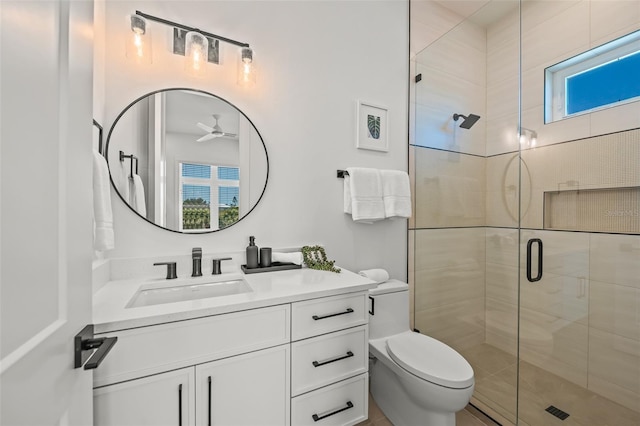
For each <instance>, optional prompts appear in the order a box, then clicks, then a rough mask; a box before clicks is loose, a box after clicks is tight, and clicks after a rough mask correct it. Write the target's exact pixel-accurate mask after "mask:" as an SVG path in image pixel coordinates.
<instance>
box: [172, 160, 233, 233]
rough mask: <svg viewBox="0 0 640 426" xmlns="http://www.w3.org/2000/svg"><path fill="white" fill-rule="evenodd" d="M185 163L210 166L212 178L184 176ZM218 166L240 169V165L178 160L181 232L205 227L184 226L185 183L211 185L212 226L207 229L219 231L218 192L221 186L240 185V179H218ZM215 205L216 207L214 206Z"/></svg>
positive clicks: (179, 223) (199, 230)
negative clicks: (189, 227) (183, 188)
mask: <svg viewBox="0 0 640 426" xmlns="http://www.w3.org/2000/svg"><path fill="white" fill-rule="evenodd" d="M183 164H197V165H200V166H209V167H210V168H211V177H210V178H208V179H207V178H194V177H185V176H182V166H183ZM218 167H228V168H234V169H239V167H238V166H225V165H222V164H218V165H215V164H208V163H198V162H195V161H178V167H177V170H178V230H179V231H180V232H185V233H192V232H195V233H197V232H202V231H203V229H184V228H183V215H182V206H183V201H184V200H183V199H182V198H183V190H182V187H183V185H198V186H209V189H210V192H209V221H210V225H211V227H210V228H206V230H207V231H217V230H218V229H220V228H219V226H218V224H219V222H220V217H219V208H220V205H219V204H218V199H219V197H218V193H219V188H220V187H221V186H240V181H239V180H230V179H218ZM214 207H215V208H214Z"/></svg>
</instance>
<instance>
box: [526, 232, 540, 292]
mask: <svg viewBox="0 0 640 426" xmlns="http://www.w3.org/2000/svg"><path fill="white" fill-rule="evenodd" d="M536 243H537V244H538V274H537V275H536V276H535V277H533V276H531V248H532V247H533V245H534V244H536ZM527 279H528V280H529V282H532V283H534V282H536V281H540V280H541V279H542V240H541V239H540V238H532V239H530V240H529V241H528V242H527Z"/></svg>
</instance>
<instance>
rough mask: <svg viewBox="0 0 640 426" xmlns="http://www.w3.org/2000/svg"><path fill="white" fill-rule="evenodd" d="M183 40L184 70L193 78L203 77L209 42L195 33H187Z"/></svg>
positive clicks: (205, 69)
mask: <svg viewBox="0 0 640 426" xmlns="http://www.w3.org/2000/svg"><path fill="white" fill-rule="evenodd" d="M185 38H186V41H185V43H186V45H185V52H184V58H185V59H184V67H185V70H186V71H187V72H188V73H189V74H191V75H193V76H196V77H204V75H205V74H206V71H207V60H208V59H209V40H207V38H206V37H205V36H203V35H202V34H200V33H198V32H196V31H190V32H188V33H187V35H186V36H185Z"/></svg>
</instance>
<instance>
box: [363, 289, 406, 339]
mask: <svg viewBox="0 0 640 426" xmlns="http://www.w3.org/2000/svg"><path fill="white" fill-rule="evenodd" d="M369 297H370V298H371V300H369V339H380V338H382V337H387V336H391V335H394V334H398V333H402V332H404V331H409V286H408V285H407V283H403V282H401V281H397V280H389V281H386V282H384V283H382V284H378V287H376V288H372V289H371V290H369ZM372 312H373V313H372Z"/></svg>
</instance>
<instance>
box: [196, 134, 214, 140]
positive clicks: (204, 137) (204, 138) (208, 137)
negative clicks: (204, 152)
mask: <svg viewBox="0 0 640 426" xmlns="http://www.w3.org/2000/svg"><path fill="white" fill-rule="evenodd" d="M215 137H216V135H213V134H211V133H209V134H208V135H204V136H203V137H201V138H200V139H196V142H204V141H208V140H209V139H213V138H215Z"/></svg>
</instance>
